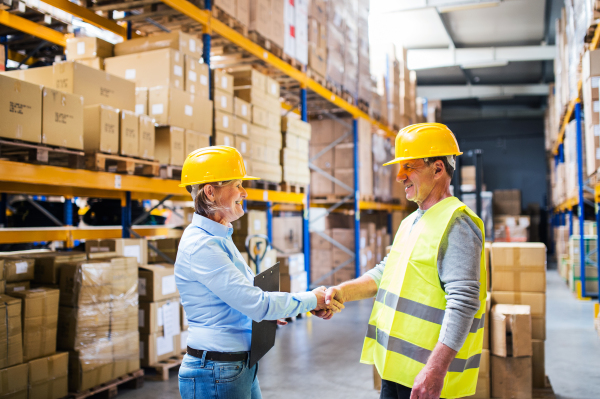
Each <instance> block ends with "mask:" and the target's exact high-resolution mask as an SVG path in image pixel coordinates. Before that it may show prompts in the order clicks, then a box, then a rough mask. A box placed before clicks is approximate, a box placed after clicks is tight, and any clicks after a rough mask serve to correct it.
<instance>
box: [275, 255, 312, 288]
mask: <svg viewBox="0 0 600 399" xmlns="http://www.w3.org/2000/svg"><path fill="white" fill-rule="evenodd" d="M277 261H278V262H279V273H280V278H279V291H281V292H304V291H306V290H308V280H307V277H306V270H305V269H304V254H303V253H296V254H290V255H279V256H277Z"/></svg>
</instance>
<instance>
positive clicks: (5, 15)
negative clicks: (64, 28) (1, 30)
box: [0, 10, 67, 47]
mask: <svg viewBox="0 0 600 399" xmlns="http://www.w3.org/2000/svg"><path fill="white" fill-rule="evenodd" d="M0 24H2V25H6V26H8V27H9V28H13V29H15V30H19V31H21V32H23V33H27V34H29V35H31V36H35V37H39V38H40V39H44V40H46V41H49V42H51V43H54V44H58V45H59V46H63V47H65V46H66V45H67V38H66V37H65V35H64V34H62V33H60V32H58V31H55V30H54V29H50V28H47V27H45V26H42V25H40V24H36V23H35V22H31V21H30V20H28V19H25V18H21V17H19V16H17V15H14V14H11V13H9V12H8V11H4V10H0Z"/></svg>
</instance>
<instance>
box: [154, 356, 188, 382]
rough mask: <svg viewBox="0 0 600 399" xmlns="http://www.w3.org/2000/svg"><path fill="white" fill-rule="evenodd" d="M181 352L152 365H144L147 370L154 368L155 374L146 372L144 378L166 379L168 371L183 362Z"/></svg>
mask: <svg viewBox="0 0 600 399" xmlns="http://www.w3.org/2000/svg"><path fill="white" fill-rule="evenodd" d="M183 356H184V355H183V354H182V355H177V356H172V357H170V358H168V359H167V360H163V361H161V362H158V364H155V365H154V366H149V367H145V369H147V370H154V371H156V374H154V375H150V374H146V380H148V381H167V380H168V379H169V371H171V369H174V368H176V367H179V366H181V362H183Z"/></svg>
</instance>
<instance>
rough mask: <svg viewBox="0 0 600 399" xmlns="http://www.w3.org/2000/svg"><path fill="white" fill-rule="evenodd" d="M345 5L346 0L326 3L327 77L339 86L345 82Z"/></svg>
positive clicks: (334, 0) (333, 0)
mask: <svg viewBox="0 0 600 399" xmlns="http://www.w3.org/2000/svg"><path fill="white" fill-rule="evenodd" d="M324 3H325V2H324ZM345 6H346V4H345V2H344V1H341V0H332V1H329V2H328V3H326V5H325V7H327V11H326V18H327V24H326V31H327V61H326V65H327V74H326V76H325V77H326V78H327V80H328V81H329V82H331V83H332V84H333V85H335V86H337V87H338V88H341V86H342V85H343V84H344V73H345V71H344V56H345V54H346V40H345V32H344V28H345V18H344V17H345Z"/></svg>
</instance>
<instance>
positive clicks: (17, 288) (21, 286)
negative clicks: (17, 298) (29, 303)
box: [3, 281, 31, 295]
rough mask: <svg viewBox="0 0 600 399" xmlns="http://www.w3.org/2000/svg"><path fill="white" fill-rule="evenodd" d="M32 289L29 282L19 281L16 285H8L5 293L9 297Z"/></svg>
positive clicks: (5, 287)
mask: <svg viewBox="0 0 600 399" xmlns="http://www.w3.org/2000/svg"><path fill="white" fill-rule="evenodd" d="M30 288H31V283H30V282H29V281H19V282H16V283H8V284H6V285H5V286H4V292H3V293H5V294H7V295H12V293H13V292H21V291H25V290H28V289H30Z"/></svg>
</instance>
